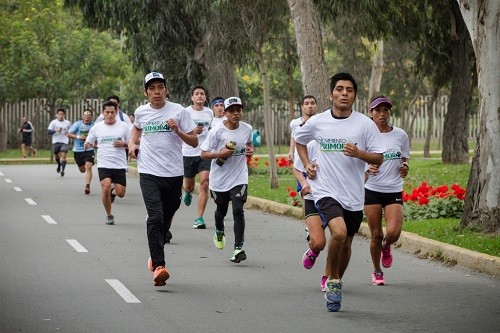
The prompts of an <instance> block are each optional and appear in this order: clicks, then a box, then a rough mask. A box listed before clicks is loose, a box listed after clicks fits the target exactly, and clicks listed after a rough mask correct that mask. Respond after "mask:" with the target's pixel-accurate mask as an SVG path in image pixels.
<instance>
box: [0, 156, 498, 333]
mask: <svg viewBox="0 0 500 333" xmlns="http://www.w3.org/2000/svg"><path fill="white" fill-rule="evenodd" d="M55 169H56V167H55V165H22V166H19V165H12V166H8V165H7V166H3V165H2V166H0V281H1V283H0V332H55V331H57V332H169V333H175V332H500V290H499V283H498V279H495V278H491V277H489V276H487V275H484V274H480V273H476V272H473V271H470V270H467V269H462V268H460V267H445V266H443V264H442V263H440V262H435V261H430V260H424V259H418V258H417V257H415V256H414V255H412V254H410V253H405V252H402V251H401V250H394V255H395V261H394V264H393V267H392V268H391V269H388V270H386V282H387V286H372V285H371V280H370V274H371V271H372V269H371V263H370V259H369V253H368V240H367V239H365V238H363V237H356V238H355V241H354V243H353V255H352V259H351V264H350V266H349V268H348V270H347V272H346V275H345V277H344V288H343V297H344V299H343V302H342V309H341V312H339V313H329V312H327V310H326V308H325V301H324V299H323V293H322V292H321V291H320V289H319V281H320V278H321V275H322V267H321V266H322V265H323V263H324V259H325V254H324V253H323V254H321V255H320V257H319V259H318V263H317V264H316V266H315V267H313V268H312V269H311V270H309V271H308V270H306V269H304V268H303V267H302V265H301V257H302V254H303V253H304V251H305V250H306V248H307V245H306V242H305V239H304V227H303V223H302V221H298V220H294V219H290V218H287V217H281V216H275V215H270V214H264V213H261V212H260V211H256V210H247V211H246V218H247V225H246V242H245V250H246V252H247V255H248V259H247V260H246V261H244V262H242V263H240V264H234V263H232V262H230V261H229V258H230V257H231V252H232V251H231V250H232V246H231V244H232V242H233V240H234V237H233V235H232V218H231V216H229V217H228V218H227V219H226V235H227V239H228V246H226V248H225V249H224V250H217V249H216V248H215V246H214V245H213V242H212V237H213V232H214V223H213V218H212V216H213V212H214V204H213V202H212V201H211V200H210V201H209V205H208V207H207V213H206V216H205V217H206V221H207V223H208V228H207V229H206V230H194V229H192V223H193V220H194V218H195V216H194V215H195V206H196V199H197V197H196V196H195V197H194V200H193V204H192V205H191V206H190V207H186V206H184V205H182V206H181V208H180V210H179V211H178V213H177V215H176V217H175V219H174V223H173V226H172V233H173V239H172V243H171V244H168V245H167V246H166V247H165V252H166V256H167V268H168V269H169V271H170V274H171V277H170V279H169V280H168V281H167V285H166V286H165V287H160V288H158V287H153V283H152V275H151V273H150V272H149V271H148V270H147V259H148V257H149V252H148V247H147V239H146V227H145V215H146V212H145V208H144V203H143V202H142V197H141V195H140V189H139V184H138V178H137V177H136V176H133V175H129V177H128V180H127V181H128V186H127V195H126V197H125V198H123V199H120V198H117V199H116V202H115V203H114V204H113V213H114V215H115V221H116V224H115V225H114V226H107V225H105V223H104V220H105V214H104V209H103V207H102V204H101V198H100V189H99V186H98V180H97V177H95V178H94V180H93V182H92V193H91V194H90V195H89V196H86V195H84V194H83V189H84V186H83V185H84V178H83V175H81V174H80V173H79V172H78V171H77V168H76V166H75V165H68V167H67V169H66V175H65V176H64V177H60V176H59V175H58V174H57V173H56V171H55ZM95 176H97V172H95Z"/></svg>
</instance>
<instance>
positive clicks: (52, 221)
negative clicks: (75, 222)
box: [42, 215, 57, 224]
mask: <svg viewBox="0 0 500 333" xmlns="http://www.w3.org/2000/svg"><path fill="white" fill-rule="evenodd" d="M42 218H43V219H44V220H45V221H47V223H48V224H57V222H56V221H54V219H53V218H52V217H50V215H42Z"/></svg>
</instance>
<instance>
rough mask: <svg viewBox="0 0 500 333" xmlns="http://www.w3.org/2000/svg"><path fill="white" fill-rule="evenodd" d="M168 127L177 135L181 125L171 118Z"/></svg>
mask: <svg viewBox="0 0 500 333" xmlns="http://www.w3.org/2000/svg"><path fill="white" fill-rule="evenodd" d="M166 123H167V125H168V127H169V128H170V129H171V130H172V131H173V132H174V133H176V134H178V133H179V124H178V123H177V120H175V119H173V118H169V119H167V121H166Z"/></svg>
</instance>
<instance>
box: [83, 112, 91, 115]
mask: <svg viewBox="0 0 500 333" xmlns="http://www.w3.org/2000/svg"><path fill="white" fill-rule="evenodd" d="M83 115H84V116H91V115H92V112H89V111H87V112H84V113H83Z"/></svg>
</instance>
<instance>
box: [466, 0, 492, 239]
mask: <svg viewBox="0 0 500 333" xmlns="http://www.w3.org/2000/svg"><path fill="white" fill-rule="evenodd" d="M457 1H458V3H459V5H460V11H461V12H462V15H463V18H464V21H465V24H466V25H467V28H468V30H469V33H470V36H471V39H472V45H473V47H474V52H475V54H476V68H477V74H478V88H479V112H480V115H481V123H480V131H479V139H478V143H477V147H476V152H475V156H474V159H473V160H472V168H471V173H470V177H469V183H468V185H467V195H466V198H465V209H464V213H463V215H462V222H461V225H462V227H475V228H479V229H480V230H483V231H484V232H493V233H495V234H498V232H499V228H498V227H499V224H500V177H499V176H498V175H499V174H500V85H499V82H500V77H499V73H500V72H499V71H498V69H499V68H500V57H499V56H498V50H499V49H500V23H499V21H498V17H499V16H500V1H497V0H457Z"/></svg>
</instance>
